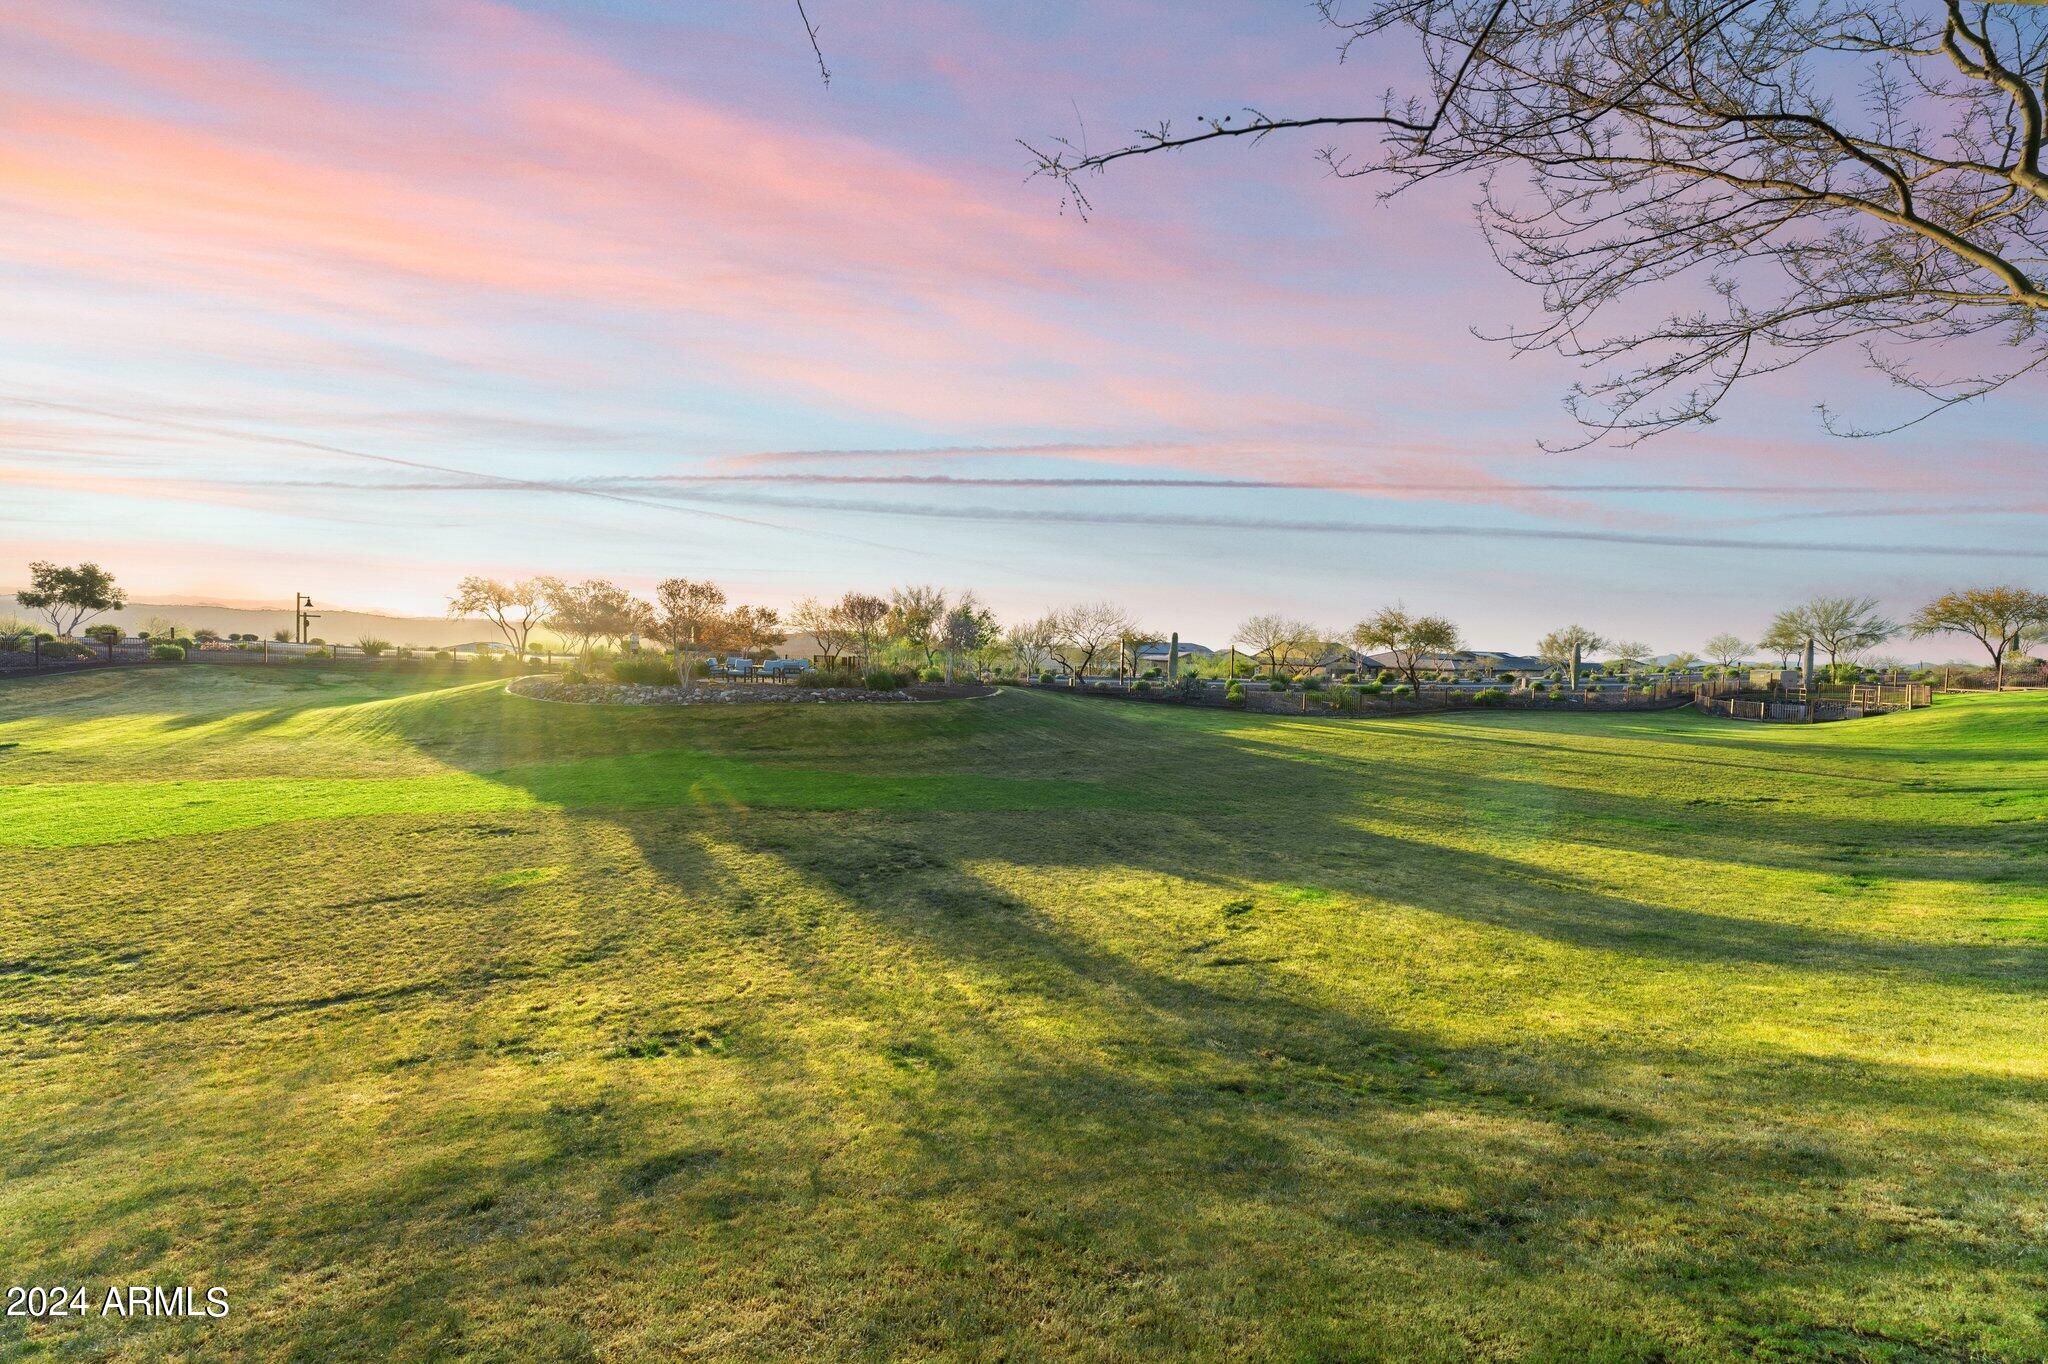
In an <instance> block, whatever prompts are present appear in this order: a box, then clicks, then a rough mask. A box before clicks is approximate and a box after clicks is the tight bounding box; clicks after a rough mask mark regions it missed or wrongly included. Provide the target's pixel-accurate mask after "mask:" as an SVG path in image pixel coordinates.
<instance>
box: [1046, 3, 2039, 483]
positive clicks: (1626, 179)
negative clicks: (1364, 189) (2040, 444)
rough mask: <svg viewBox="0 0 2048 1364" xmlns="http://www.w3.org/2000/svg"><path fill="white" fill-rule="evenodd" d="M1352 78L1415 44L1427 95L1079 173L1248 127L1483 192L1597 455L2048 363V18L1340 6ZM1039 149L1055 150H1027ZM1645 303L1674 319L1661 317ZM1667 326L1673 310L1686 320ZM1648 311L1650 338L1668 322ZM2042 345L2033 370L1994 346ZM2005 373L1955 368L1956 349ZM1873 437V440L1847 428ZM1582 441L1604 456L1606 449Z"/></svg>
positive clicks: (1075, 176) (1503, 257)
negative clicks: (1853, 371) (1816, 391)
mask: <svg viewBox="0 0 2048 1364" xmlns="http://www.w3.org/2000/svg"><path fill="white" fill-rule="evenodd" d="M1317 8H1318V10H1319V11H1320V13H1321V15H1322V17H1323V19H1324V21H1325V22H1326V23H1327V24H1329V25H1330V26H1331V27H1333V28H1334V29H1335V30H1336V31H1337V32H1338V33H1339V34H1340V36H1341V41H1340V60H1347V61H1348V60H1352V59H1354V58H1355V57H1356V55H1357V51H1358V49H1359V48H1360V47H1361V46H1362V45H1366V44H1377V45H1380V47H1381V48H1382V49H1385V45H1387V44H1392V45H1393V47H1392V48H1391V51H1392V53H1393V55H1394V56H1395V57H1396V58H1397V59H1400V60H1405V61H1406V63H1407V64H1408V65H1411V66H1412V65H1414V59H1415V57H1416V56H1417V55H1419V57H1420V68H1419V69H1420V72H1421V84H1422V85H1423V86H1425V87H1426V88H1425V89H1419V90H1418V91H1417V92H1415V93H1414V94H1413V95H1411V96H1409V97H1406V98H1401V97H1397V96H1396V95H1395V94H1392V93H1389V94H1387V95H1385V96H1383V97H1382V100H1381V103H1380V108H1379V110H1378V111H1377V112H1371V111H1362V112H1359V113H1356V114H1342V115H1337V114H1332V115H1318V116H1300V117H1289V118H1275V117H1270V116H1268V115H1265V114H1263V113H1261V112H1259V111H1258V110H1256V109H1247V110H1245V111H1244V115H1243V116H1241V117H1240V116H1233V117H1230V118H1204V119H1202V120H1201V121H1200V122H1201V127H1200V130H1199V131H1195V132H1190V133H1186V134H1177V133H1175V131H1174V130H1173V127H1172V125H1171V124H1167V123H1161V124H1160V125H1159V126H1158V127H1157V128H1156V129H1153V130H1151V131H1146V132H1140V133H1138V134H1137V135H1136V136H1135V137H1134V139H1133V140H1132V141H1131V142H1130V143H1128V144H1127V145H1124V146H1121V147H1116V148H1113V149H1111V150H1108V151H1103V152H1093V153H1091V152H1089V151H1087V150H1086V149H1077V148H1075V147H1073V146H1072V145H1071V144H1070V143H1067V142H1065V141H1064V140H1057V141H1055V142H1053V143H1051V144H1049V145H1048V146H1047V147H1046V148H1044V149H1042V150H1041V149H1040V148H1037V147H1031V148H1029V150H1030V151H1031V154H1032V156H1033V158H1034V162H1035V164H1034V167H1033V173H1034V174H1037V175H1043V176H1047V177H1049V178H1052V179H1055V180H1057V181H1058V182H1059V183H1060V184H1061V186H1062V187H1063V189H1064V190H1065V191H1066V192H1067V194H1068V196H1069V197H1070V198H1071V199H1072V201H1073V202H1075V203H1076V204H1077V205H1078V206H1079V207H1080V208H1081V209H1082V211H1084V212H1086V211H1087V210H1088V209H1089V208H1090V207H1091V205H1090V204H1089V202H1088V199H1087V198H1086V196H1085V195H1084V193H1083V191H1082V188H1081V185H1080V177H1081V176H1082V175H1083V174H1086V173H1089V172H1096V173H1100V172H1102V171H1104V170H1106V169H1107V168H1109V167H1110V166H1112V165H1115V164H1116V163H1118V162H1120V161H1122V160H1124V159H1126V158H1129V157H1134V156H1141V155H1148V154H1151V153H1154V152H1160V151H1170V150H1176V149H1179V148H1183V147H1190V146H1195V145H1198V144H1201V143H1206V142H1212V141H1217V140H1220V139H1223V138H1233V137H1242V138H1250V139H1251V140H1252V141H1253V142H1254V143H1257V142H1261V141H1263V140H1264V139H1265V138H1266V137H1267V136H1269V135H1271V134H1274V133H1285V132H1293V131H1296V130H1300V129H1309V128H1327V129H1332V130H1335V131H1337V132H1339V133H1340V135H1345V136H1350V135H1354V134H1363V135H1364V136H1365V137H1366V138H1367V139H1368V145H1367V146H1366V147H1363V148H1358V149H1347V148H1343V147H1340V146H1326V147H1323V148H1321V149H1319V150H1318V152H1317V155H1318V156H1319V157H1320V158H1321V159H1322V160H1323V161H1324V162H1325V164H1327V165H1328V166H1329V168H1330V171H1331V173H1332V174H1333V175H1335V176H1337V177H1340V178H1345V179H1351V178H1358V177H1368V176H1369V177H1373V178H1377V179H1380V180H1383V181H1385V182H1386V183H1387V189H1386V191H1385V192H1386V194H1387V195H1388V196H1393V195H1398V194H1399V193H1401V192H1402V191H1404V190H1406V189H1409V188H1412V187H1413V186H1415V185H1417V184H1420V183H1423V182H1425V181H1428V180H1433V179H1437V178H1440V177H1443V176H1450V175H1465V174H1470V175H1474V176H1476V177H1477V178H1478V179H1479V181H1480V183H1481V185H1482V194H1481V198H1480V202H1479V206H1478V214H1479V220H1480V227H1481V230H1482V232H1483V233H1484V234H1485V237H1486V240H1487V243H1488V245H1489V247H1490V248H1491V249H1492V251H1493V254H1494V256H1495V259H1496V260H1498V261H1499V262H1500V264H1501V265H1502V266H1504V267H1505V268H1506V269H1508V270H1509V271H1510V272H1511V273H1513V274H1514V275H1516V276H1517V277H1518V278H1520V279H1522V280H1524V281H1525V282H1527V283H1529V284H1531V285H1532V286H1534V287H1535V288H1536V290H1537V291H1538V295H1539V298H1540V301H1541V306H1542V309H1543V318H1542V320H1541V321H1540V322H1538V323H1537V324H1536V325H1534V326H1531V327H1528V328H1523V329H1517V330H1511V331H1508V332H1505V333H1500V334H1498V335H1497V336H1496V337H1495V339H1498V340H1503V341H1505V342H1507V343H1508V344H1510V345H1513V346H1516V347H1517V348H1520V349H1524V350H1551V351H1555V352H1557V353H1559V354H1563V355H1566V356H1569V357H1571V358H1573V359H1575V360H1577V361H1578V362H1580V363H1581V364H1582V365H1584V366H1585V367H1586V369H1587V370H1588V371H1589V376H1588V378H1587V379H1586V380H1585V381H1583V382H1582V383H1581V384H1579V385H1578V386H1576V387H1575V388H1574V389H1573V390H1572V391H1571V393H1570V394H1569V395H1568V396H1567V398H1566V407H1567V409H1568V410H1569V411H1570V412H1571V413H1572V414H1573V415H1574V416H1575V417H1576V418H1577V419H1578V420H1579V421H1581V422H1582V423H1584V425H1585V427H1586V431H1587V435H1586V438H1585V439H1586V441H1587V442H1590V441H1594V440H1599V439H1609V438H1611V439H1619V440H1621V441H1623V442H1630V441H1635V440H1639V439H1643V438H1645V437H1648V436H1652V435H1655V434H1658V433H1660V432H1663V431H1668V430H1671V429H1673V428H1675V427H1679V426H1685V425H1690V424H1697V423H1705V422H1711V421H1713V420H1714V419H1715V417H1716V415H1717V413H1718V410H1719V408H1720V407H1721V405H1722V403H1723V402H1724V401H1725V400H1726V399H1727V398H1728V396H1729V395H1730V394H1731V393H1732V392H1733V391H1734V390H1735V389H1736V388H1737V387H1738V386H1740V385H1741V384H1742V383H1743V382H1745V381H1746V380H1749V379H1752V378H1756V377H1759V376H1761V375H1766V374H1771V373H1776V372H1780V371H1782V370H1784V369H1786V368H1788V367H1790V366H1792V365H1795V364H1798V363H1799V362H1800V361H1802V360H1804V359H1806V358H1807V357H1809V356H1811V355H1814V354H1816V353H1819V352H1822V351H1826V350H1829V349H1832V348H1835V347H1838V346H1842V345H1850V346H1853V347H1855V348H1857V349H1858V350H1859V351H1860V352H1861V353H1862V354H1863V355H1864V357H1865V358H1866V359H1867V361H1868V363H1869V364H1870V365H1871V366H1872V367H1873V368H1875V369H1876V371H1877V372H1878V373H1879V374H1881V375H1883V376H1884V377H1885V379H1886V380H1888V381H1889V382H1890V383H1891V384H1894V385H1897V386H1900V387H1903V388H1905V389H1906V390H1908V391H1909V392H1912V393H1914V394H1916V395H1917V396H1919V397H1921V398H1923V399H1925V400H1926V401H1927V402H1928V404H1929V405H1930V406H1929V409H1928V411H1927V412H1924V413H1922V414H1921V416H1919V417H1915V418H1913V419H1911V421H1909V422H1907V423H1904V424H1911V422H1912V421H1919V420H1924V418H1925V417H1926V416H1927V415H1931V413H1932V412H1933V411H1938V410H1941V409H1944V408H1946V407H1949V406H1953V405H1955V404H1957V403H1964V402H1970V401H1975V400H1977V399H1980V398H1983V397H1985V396H1987V395H1989V394H1990V393H1993V392H1996V391H1997V390H1999V389H2000V388H2003V387H2005V386H2007V385H2009V384H2011V383H2013V382H2014V381H2016V380H2018V379H2020V378H2022V377H2024V376H2028V375H2031V374H2033V373H2035V372H2036V369H2037V367H2039V366H2041V365H2042V364H2043V363H2044V361H2048V332H2044V329H2043V324H2044V322H2048V172H2044V170H2043V168H2042V158H2043V149H2044V146H2048V8H2044V7H2039V6H2035V7H2023V6H2004V5H2002V6H1996V7H1994V6H1990V5H1965V4H1964V3H1963V0H1665V2H1664V3H1659V4H1655V5H1627V4H1617V3H1615V0H1360V3H1359V7H1358V9H1357V11H1356V12H1355V13H1354V12H1352V11H1351V10H1349V9H1347V8H1346V0H1318V5H1317ZM1027 145H1028V144H1027ZM1645 305H1648V311H1646V308H1645ZM1660 313H1661V316H1658V314H1660ZM1646 318H1647V319H1649V320H1645V319H1646ZM1991 346H2002V347H2005V348H2008V349H2017V350H2018V351H2019V352H2020V354H2019V356H2018V357H2017V358H2016V359H2015V360H2014V361H2012V362H2010V363H2003V364H1995V363H1990V362H1988V361H1987V360H1986V358H1985V357H1986V355H1987V353H1988V348H1989V347H1991ZM1959 353H1966V354H1968V355H1970V356H1972V357H1974V359H1973V360H1971V361H1969V363H1972V364H1975V365H1978V366H1980V367H1981V368H1980V369H1979V371H1978V372H1977V373H1974V374H1970V375H1967V376H1964V377H1961V378H1953V379H1940V380H1936V379H1931V378H1928V377H1926V376H1925V375H1923V374H1922V373H1920V371H1919V368H1918V367H1919V366H1921V365H1924V364H1926V363H1928V362H1929V360H1930V358H1931V357H1934V356H1937V355H1939V356H1942V357H1943V358H1944V359H1945V360H1948V362H1949V363H1954V361H1953V360H1952V359H1951V358H1950V357H1953V356H1955V355H1957V354H1959ZM1822 419H1823V423H1824V425H1825V426H1826V427H1827V429H1828V430H1830V431H1833V432H1835V433H1837V434H1844V435H1868V434H1876V433H1877V432H1879V431H1882V430H1897V429H1899V425H1898V424H1893V425H1878V426H1873V427H1867V428H1866V427H1859V426H1855V425H1853V424H1846V423H1843V422H1841V421H1839V420H1837V419H1836V417H1835V416H1834V414H1832V413H1831V412H1827V411H1825V410H1824V411H1823V418H1822ZM1582 443H1583V442H1582Z"/></svg>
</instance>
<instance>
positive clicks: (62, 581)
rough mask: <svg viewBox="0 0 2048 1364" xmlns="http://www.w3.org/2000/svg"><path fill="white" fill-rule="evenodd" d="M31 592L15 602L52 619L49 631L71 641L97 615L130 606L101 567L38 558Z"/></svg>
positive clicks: (20, 594) (30, 571)
mask: <svg viewBox="0 0 2048 1364" xmlns="http://www.w3.org/2000/svg"><path fill="white" fill-rule="evenodd" d="M28 581H29V585H28V590H27V591H26V592H17V593H15V594H14V599H15V600H16V601H17V602H19V603H21V604H22V605H23V606H26V607H27V608H28V609H29V610H31V611H40V612H42V613H43V614H44V615H45V616H47V617H48V618H49V621H50V628H51V629H52V630H54V631H55V632H56V633H57V634H58V635H59V636H61V637H63V638H66V639H69V638H70V637H71V636H73V635H75V634H77V633H78V628H79V627H80V626H81V625H84V624H85V623H86V622H87V621H89V620H91V619H92V618H93V617H94V616H98V615H101V614H103V613H105V612H108V611H119V610H120V609H121V608H122V607H124V606H126V605H127V604H128V597H127V595H126V594H125V593H124V592H122V590H121V589H120V588H119V587H117V586H115V584H114V575H113V574H111V573H109V572H107V570H105V569H104V568H101V567H100V566H99V565H98V564H94V563H84V564H78V565H76V566H72V567H66V566H65V565H62V564H53V563H50V562H48V561H47V560H42V559H38V560H37V561H36V562H34V563H32V564H30V565H29V566H28Z"/></svg>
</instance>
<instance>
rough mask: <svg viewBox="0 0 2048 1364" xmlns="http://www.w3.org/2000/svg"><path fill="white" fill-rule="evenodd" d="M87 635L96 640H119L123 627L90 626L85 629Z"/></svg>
mask: <svg viewBox="0 0 2048 1364" xmlns="http://www.w3.org/2000/svg"><path fill="white" fill-rule="evenodd" d="M85 633H86V634H88V635H90V636H91V637H92V638H94V639H99V640H108V639H111V640H119V639H120V638H121V627H120V626H118V625H88V626H86V627H85Z"/></svg>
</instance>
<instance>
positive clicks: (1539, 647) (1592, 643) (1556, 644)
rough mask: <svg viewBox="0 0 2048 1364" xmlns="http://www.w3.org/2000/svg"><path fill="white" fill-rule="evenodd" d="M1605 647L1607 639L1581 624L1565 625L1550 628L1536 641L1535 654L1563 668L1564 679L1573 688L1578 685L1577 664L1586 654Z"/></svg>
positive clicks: (1546, 661) (1582, 660)
mask: <svg viewBox="0 0 2048 1364" xmlns="http://www.w3.org/2000/svg"><path fill="white" fill-rule="evenodd" d="M1606 647H1607V641H1606V640H1605V639H1603V638H1601V637H1600V636H1599V635H1596V634H1594V633H1593V632H1592V631H1591V630H1588V629H1587V628H1586V627H1585V626H1583V625H1567V626H1565V627H1564V628H1563V629H1561V630H1552V631H1551V632H1550V633H1549V634H1547V635H1545V636H1544V637H1543V638H1542V639H1539V640H1537V641H1536V656H1537V657H1538V658H1540V659H1542V660H1543V661H1544V662H1545V663H1550V664H1553V665H1555V666H1557V667H1560V668H1563V669H1564V670H1565V676H1566V681H1567V684H1568V685H1569V686H1571V687H1572V688H1573V689H1574V690H1576V689H1577V688H1578V685H1579V664H1580V663H1582V662H1584V661H1585V657H1586V655H1587V654H1590V653H1592V652H1593V651H1594V650H1596V649H1604V648H1606Z"/></svg>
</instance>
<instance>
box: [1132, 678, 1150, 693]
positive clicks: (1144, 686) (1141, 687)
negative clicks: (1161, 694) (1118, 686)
mask: <svg viewBox="0 0 2048 1364" xmlns="http://www.w3.org/2000/svg"><path fill="white" fill-rule="evenodd" d="M1131 690H1132V691H1151V690H1152V684H1151V683H1150V682H1147V681H1146V680H1145V679H1144V678H1142V677H1141V678H1139V679H1138V680H1137V681H1135V682H1133V683H1131Z"/></svg>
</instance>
